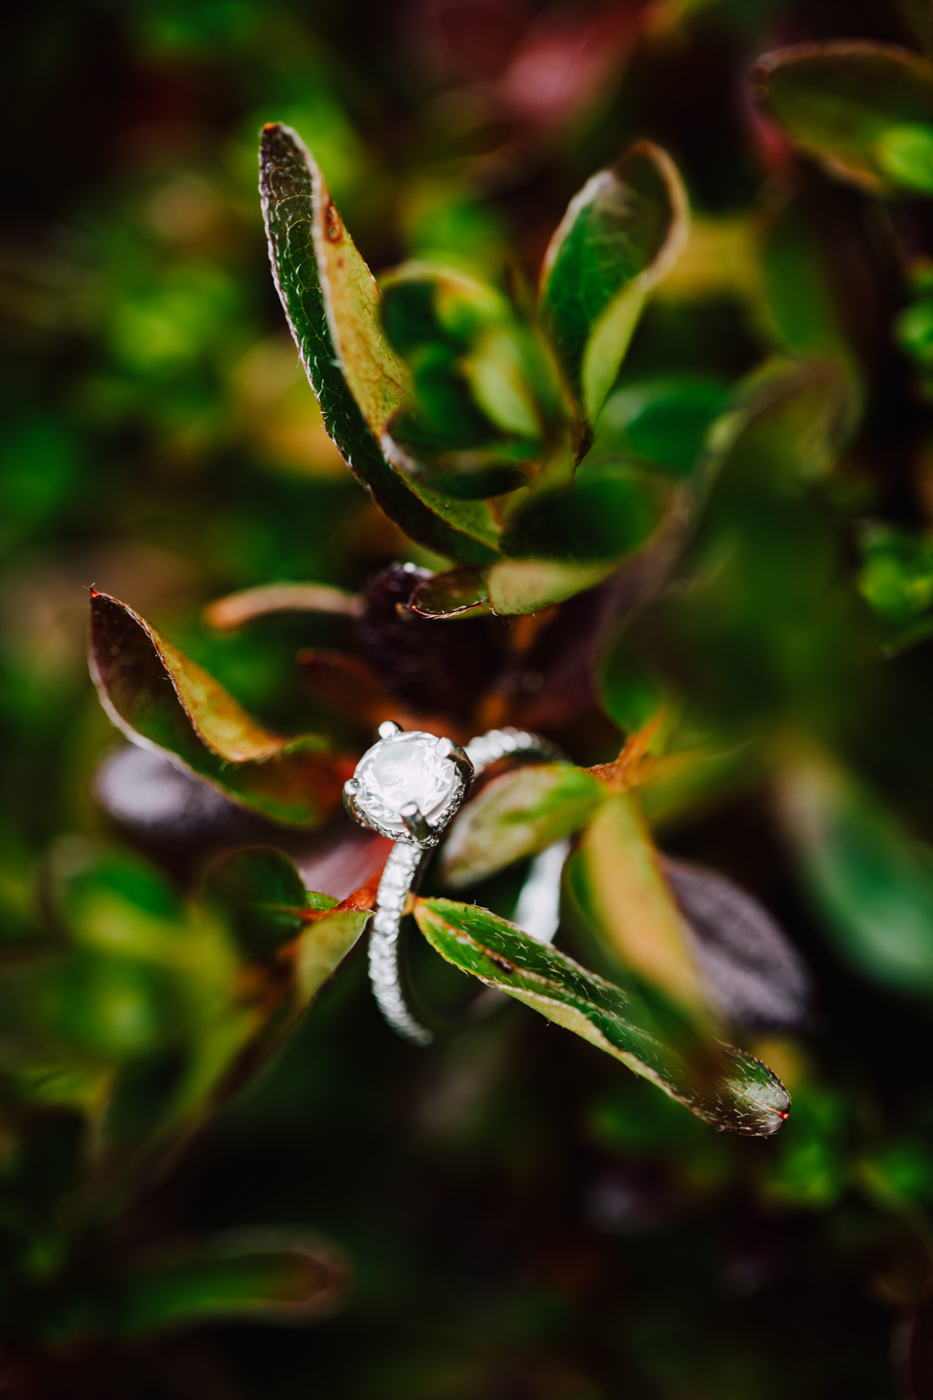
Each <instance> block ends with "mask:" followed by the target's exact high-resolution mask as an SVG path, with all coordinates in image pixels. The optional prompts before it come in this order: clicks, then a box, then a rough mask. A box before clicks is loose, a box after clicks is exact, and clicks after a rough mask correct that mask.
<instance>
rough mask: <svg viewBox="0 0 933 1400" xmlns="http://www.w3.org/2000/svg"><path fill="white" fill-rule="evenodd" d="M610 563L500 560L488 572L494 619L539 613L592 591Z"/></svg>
mask: <svg viewBox="0 0 933 1400" xmlns="http://www.w3.org/2000/svg"><path fill="white" fill-rule="evenodd" d="M615 567H616V566H615V565H614V564H561V563H558V562H557V561H556V560H553V559H504V560H503V561H502V563H501V564H495V565H493V567H492V568H491V569H490V571H489V584H488V588H489V601H490V603H491V605H492V610H493V612H495V613H496V615H497V616H498V617H515V616H518V615H520V614H522V613H535V612H541V611H542V609H544V608H548V607H550V606H551V604H552V603H562V602H563V601H564V600H565V599H567V598H573V597H575V595H576V594H577V593H582V592H583V590H584V589H585V588H594V587H595V586H596V584H597V583H602V581H603V579H604V578H608V576H609V575H610V574H611V573H613V572H614V570H615Z"/></svg>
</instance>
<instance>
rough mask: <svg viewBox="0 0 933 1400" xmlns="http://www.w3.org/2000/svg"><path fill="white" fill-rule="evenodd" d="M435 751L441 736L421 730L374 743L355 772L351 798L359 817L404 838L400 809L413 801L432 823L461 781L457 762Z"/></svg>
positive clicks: (404, 829) (403, 825)
mask: <svg viewBox="0 0 933 1400" xmlns="http://www.w3.org/2000/svg"><path fill="white" fill-rule="evenodd" d="M441 747H442V749H443V746H441ZM437 749H438V740H437V738H436V737H435V736H434V735H433V734H425V733H423V732H421V731H420V730H413V731H411V732H409V733H405V732H401V733H399V734H393V735H392V736H391V737H390V738H385V739H380V741H379V743H378V744H374V745H373V747H372V748H371V749H369V750H368V751H367V752H366V753H364V755H363V757H362V758H361V759H360V761H359V763H358V764H357V767H356V773H355V774H354V777H355V779H356V782H357V787H356V789H355V791H354V793H353V797H354V803H355V805H356V807H357V809H358V810H359V812H360V814H361V815H362V816H363V817H365V818H366V819H367V820H368V821H370V822H372V824H373V826H375V827H377V828H379V829H381V830H384V831H386V832H391V833H393V834H394V833H395V832H398V833H399V834H400V835H404V834H405V831H406V827H405V822H404V821H403V819H402V816H401V812H402V808H404V807H406V806H408V804H409V803H414V804H415V806H416V807H417V808H418V810H419V812H420V813H421V815H422V816H423V817H425V818H426V820H427V821H428V822H431V821H432V818H434V817H436V816H437V815H438V814H439V813H440V812H442V811H443V809H444V808H445V807H446V805H447V803H448V802H449V801H450V799H451V797H452V796H453V795H454V793H455V792H456V790H457V788H458V786H459V785H460V783H461V779H460V775H459V773H458V770H457V766H456V764H455V763H454V762H453V760H452V759H450V758H448V757H447V756H446V755H443V754H439V753H438V752H437Z"/></svg>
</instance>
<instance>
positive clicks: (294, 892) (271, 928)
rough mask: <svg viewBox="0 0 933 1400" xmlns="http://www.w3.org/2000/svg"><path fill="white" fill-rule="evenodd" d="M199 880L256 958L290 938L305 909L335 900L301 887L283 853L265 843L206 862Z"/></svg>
mask: <svg viewBox="0 0 933 1400" xmlns="http://www.w3.org/2000/svg"><path fill="white" fill-rule="evenodd" d="M204 883H205V894H206V895H207V898H208V899H209V901H210V902H211V904H212V905H213V906H214V907H215V908H217V909H218V910H219V911H220V912H221V913H222V915H223V916H224V919H225V921H226V923H227V925H228V927H229V928H230V931H231V932H232V934H233V936H234V938H235V940H236V942H237V944H238V945H239V947H240V949H241V950H242V952H243V953H244V954H245V955H246V957H247V958H249V959H250V960H251V961H257V962H261V961H265V960H266V959H268V958H270V957H272V956H274V954H275V952H276V950H277V949H278V948H279V947H281V945H282V944H283V943H288V942H290V940H291V939H293V938H296V937H297V936H298V934H299V933H300V932H301V930H302V928H303V927H304V924H305V922H306V919H307V915H308V911H309V910H325V909H330V908H332V907H333V906H334V905H335V904H337V903H338V902H339V901H338V900H336V899H332V898H331V897H330V896H329V895H324V894H316V893H310V892H309V891H308V890H306V889H305V886H304V881H303V880H302V878H301V876H300V875H299V874H298V871H297V870H296V868H295V866H294V865H293V864H292V862H291V861H290V860H289V858H288V856H287V855H285V854H284V852H282V851H277V850H275V849H274V848H273V847H271V846H255V847H253V848H252V849H249V850H240V851H231V852H230V853H229V854H228V855H224V856H219V857H218V858H217V859H216V860H214V861H212V862H211V864H210V865H209V866H208V868H207V872H206V874H205V881H204Z"/></svg>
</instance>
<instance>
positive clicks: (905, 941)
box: [778, 756, 933, 996]
mask: <svg viewBox="0 0 933 1400" xmlns="http://www.w3.org/2000/svg"><path fill="white" fill-rule="evenodd" d="M778 792H779V797H780V810H781V813H782V815H783V817H784V824H785V830H786V832H787V836H788V839H789V840H790V842H791V844H792V846H793V848H794V849H795V851H796V853H797V857H798V859H799V861H800V865H801V869H802V871H803V875H804V879H805V881H806V883H807V886H808V887H809V890H810V893H811V895H812V897H813V900H814V903H815V904H816V907H817V908H818V910H819V911H820V912H821V914H822V915H823V918H824V920H825V923H826V928H827V930H828V931H829V933H830V934H831V935H832V937H833V940H834V942H835V943H836V945H837V947H838V949H839V951H840V953H842V955H843V956H844V957H845V958H847V959H848V961H850V962H851V963H853V964H854V965H855V966H856V967H857V968H859V969H860V970H861V971H862V972H863V973H865V974H866V975H867V976H869V977H871V978H873V979H874V980H876V981H878V982H882V983H884V984H886V985H887V986H889V987H892V988H894V989H895V990H896V991H899V992H903V993H905V994H907V995H913V996H930V995H931V994H933V850H931V849H930V847H929V846H926V845H924V844H922V843H921V842H920V841H918V840H916V838H915V837H913V836H911V835H910V833H909V832H908V831H907V830H906V828H905V827H903V826H902V825H901V823H900V822H899V821H898V820H897V818H896V817H895V816H894V814H893V813H892V812H890V811H888V810H887V809H886V808H885V807H884V805H883V804H882V803H881V802H880V801H879V800H878V799H877V798H876V797H874V796H873V795H872V794H871V793H870V792H869V791H868V790H867V789H865V788H863V787H862V786H861V785H860V784H859V783H857V782H856V781H855V780H854V779H853V778H851V777H850V776H849V775H848V774H846V773H845V771H844V770H843V769H841V768H839V767H837V766H835V765H834V764H832V763H831V762H830V761H829V760H828V759H824V758H822V757H820V756H813V757H812V758H808V759H807V760H805V761H800V762H796V763H794V764H793V765H792V766H788V768H787V769H786V770H785V772H784V773H783V774H782V775H781V777H780V780H779V788H778Z"/></svg>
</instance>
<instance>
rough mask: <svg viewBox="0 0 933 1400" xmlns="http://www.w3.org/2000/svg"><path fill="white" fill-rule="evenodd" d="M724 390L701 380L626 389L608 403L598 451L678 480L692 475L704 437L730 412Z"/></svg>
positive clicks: (651, 382)
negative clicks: (654, 468)
mask: <svg viewBox="0 0 933 1400" xmlns="http://www.w3.org/2000/svg"><path fill="white" fill-rule="evenodd" d="M726 392H727V391H726V388H725V385H724V384H723V383H722V382H721V381H719V380H716V379H707V378H704V377H701V376H699V375H680V376H678V377H677V378H670V379H649V380H645V381H642V382H640V383H636V384H626V385H624V386H623V387H622V388H620V389H616V390H615V391H614V393H612V394H611V395H610V396H609V398H608V399H607V400H606V405H605V407H604V408H603V411H602V413H601V414H600V415H599V423H598V424H597V428H596V433H597V436H596V451H597V452H599V453H615V454H617V455H619V456H630V457H639V458H641V459H642V460H643V461H646V462H650V463H652V465H654V466H657V467H660V468H662V470H664V471H668V472H670V473H672V474H673V475H675V476H689V475H690V473H691V472H692V471H693V470H694V469H695V467H696V466H697V463H698V462H699V460H700V458H701V456H702V452H703V446H704V442H705V439H706V434H707V432H708V431H709V429H710V427H711V426H712V424H713V423H714V422H715V420H716V419H717V418H718V417H719V415H720V414H721V413H722V412H723V411H724V409H725V407H726Z"/></svg>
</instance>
